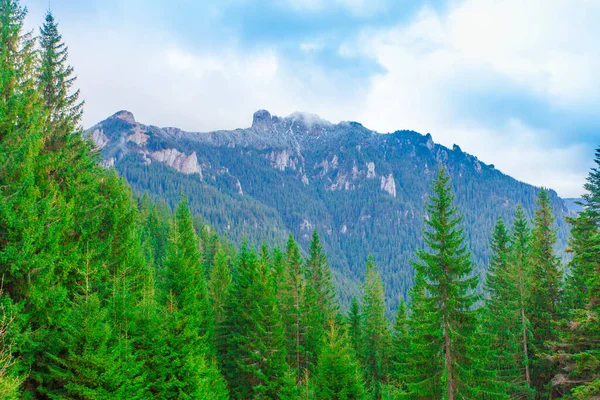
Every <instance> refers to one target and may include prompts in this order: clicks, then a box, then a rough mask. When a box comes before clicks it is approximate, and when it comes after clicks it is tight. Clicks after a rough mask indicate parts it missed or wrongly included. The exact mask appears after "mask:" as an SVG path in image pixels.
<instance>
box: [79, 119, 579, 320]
mask: <svg viewBox="0 0 600 400" xmlns="http://www.w3.org/2000/svg"><path fill="white" fill-rule="evenodd" d="M87 135H89V136H90V137H91V138H92V140H93V141H94V142H95V144H96V146H97V147H98V148H100V149H101V155H102V159H103V164H104V165H105V166H107V167H112V166H114V167H115V168H116V169H117V171H118V172H119V173H120V174H121V175H122V176H124V177H125V178H126V179H127V180H128V181H129V183H130V184H131V185H132V187H133V188H134V189H135V190H137V191H140V192H148V193H149V194H150V195H151V196H153V197H154V198H155V199H159V198H162V199H164V200H166V201H167V202H168V203H169V204H170V205H172V206H174V205H175V204H176V203H177V201H178V200H179V198H180V195H181V193H182V192H185V194H186V195H187V196H189V201H190V208H191V210H192V212H193V213H195V214H200V215H201V216H202V217H203V218H204V219H205V220H206V221H207V222H209V223H210V224H212V225H213V226H214V227H215V228H216V229H217V231H218V232H219V233H221V234H224V235H227V236H228V237H229V238H230V239H232V240H234V241H236V242H239V241H240V240H241V239H242V238H243V237H246V238H248V240H249V241H250V242H251V243H255V244H258V243H260V242H262V241H265V242H266V243H268V244H269V245H274V244H277V245H283V243H284V242H285V238H286V237H287V234H288V233H289V232H292V233H293V234H294V235H295V236H296V238H298V240H299V243H300V245H301V247H302V248H303V249H304V250H305V251H306V250H307V246H308V243H309V239H310V234H311V232H312V230H313V228H316V229H317V230H318V231H319V233H320V234H321V237H322V240H323V243H324V248H325V251H326V253H327V254H328V256H329V259H330V264H331V266H332V268H333V271H334V278H335V280H336V282H337V283H338V288H340V293H341V297H342V301H343V302H344V303H346V304H347V300H348V299H349V297H350V296H351V295H352V294H354V293H355V291H356V289H357V285H356V283H355V282H357V281H358V280H360V279H361V278H362V274H363V270H364V268H363V265H364V262H365V260H366V258H367V255H368V254H373V256H374V258H375V262H376V263H377V264H378V265H380V266H381V270H382V277H383V281H384V285H385V289H386V293H387V295H388V306H389V307H391V308H395V305H396V304H397V301H398V299H399V297H400V296H401V295H406V293H407V291H408V289H409V288H410V287H411V285H412V276H413V270H412V268H411V267H410V264H409V263H410V260H411V259H412V258H413V255H414V249H415V247H418V246H420V245H421V244H422V236H421V230H422V227H423V223H422V221H423V217H424V204H425V202H426V200H427V194H428V190H429V184H430V182H431V180H432V178H433V176H434V174H435V173H436V171H437V170H438V166H439V165H443V166H444V167H445V168H446V169H447V171H448V173H449V174H450V176H451V177H452V182H453V185H454V189H455V191H456V196H457V202H458V205H459V207H460V209H461V210H462V211H464V217H465V219H464V225H465V227H466V232H467V239H468V241H469V246H470V247H471V249H472V251H473V259H474V261H475V263H476V266H477V268H483V267H484V266H485V265H487V262H488V254H489V243H488V242H489V237H490V235H491V232H492V228H493V225H494V222H495V221H496V219H497V217H498V215H500V216H502V217H503V218H504V219H505V220H506V221H507V222H508V223H511V222H512V218H513V216H514V214H515V209H516V207H517V205H518V204H522V205H523V207H524V209H525V212H526V214H527V215H529V216H531V215H532V214H533V210H534V206H535V198H536V196H537V194H538V192H539V189H538V188H536V187H533V186H531V185H528V184H526V183H523V182H519V181H517V180H515V179H513V178H512V177H510V176H507V175H505V174H503V173H502V172H501V171H499V170H497V169H495V168H494V166H493V165H486V164H485V163H483V162H481V161H480V160H478V159H477V157H475V156H473V155H470V154H467V153H465V152H463V151H462V150H461V149H460V148H459V147H458V146H456V145H455V146H454V147H453V148H452V149H449V148H446V147H444V146H442V145H439V144H436V143H435V142H434V141H433V138H432V136H431V135H430V134H427V135H421V134H419V133H417V132H413V131H396V132H393V133H390V134H380V133H377V132H374V131H371V130H369V129H367V128H365V127H364V126H362V125H361V124H359V123H356V122H342V123H339V124H332V123H329V122H327V121H324V120H322V119H320V118H319V117H317V116H315V115H310V114H302V113H295V114H292V115H290V116H288V117H284V118H282V117H277V116H272V115H271V114H270V113H269V112H267V111H265V110H261V111H258V112H256V113H255V114H254V117H253V121H252V126H251V127H250V128H246V129H236V130H233V131H216V132H206V133H199V132H198V133H196V132H184V131H182V130H180V129H177V128H159V127H156V126H149V125H144V124H141V123H139V122H137V121H136V120H135V118H134V116H133V114H131V113H130V112H127V111H120V112H118V113H116V114H115V115H113V116H111V117H109V118H108V119H106V120H104V121H102V122H100V123H99V124H97V125H95V126H94V127H92V128H90V129H89V130H88V131H87ZM550 196H551V201H552V205H553V207H554V209H555V212H556V214H557V216H558V222H557V224H558V229H559V230H558V235H559V247H560V248H564V247H565V243H566V236H567V225H566V224H565V222H564V221H563V218H562V216H563V215H565V214H566V213H567V212H568V210H567V208H566V207H565V204H564V202H563V201H562V200H561V199H560V198H559V197H558V196H557V194H556V193H555V192H553V191H550Z"/></svg>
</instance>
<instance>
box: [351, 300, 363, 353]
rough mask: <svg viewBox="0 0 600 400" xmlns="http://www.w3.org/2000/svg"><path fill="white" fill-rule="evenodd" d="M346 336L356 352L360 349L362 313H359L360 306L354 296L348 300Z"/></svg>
mask: <svg viewBox="0 0 600 400" xmlns="http://www.w3.org/2000/svg"><path fill="white" fill-rule="evenodd" d="M348 336H349V338H350V343H351V344H352V348H353V349H354V351H355V352H356V354H358V353H359V351H360V344H361V339H362V315H361V313H360V306H359V305H358V300H356V297H353V298H352V301H351V302H350V311H349V313H348Z"/></svg>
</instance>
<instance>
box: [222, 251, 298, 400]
mask: <svg viewBox="0 0 600 400" xmlns="http://www.w3.org/2000/svg"><path fill="white" fill-rule="evenodd" d="M234 270H235V274H234V283H233V286H232V289H231V296H230V300H229V302H228V305H227V320H226V322H225V327H226V330H227V344H228V346H227V349H226V353H225V355H223V356H222V360H223V361H222V362H223V372H224V374H225V377H226V379H227V381H228V384H229V388H230V390H231V393H232V396H233V397H234V398H238V399H246V398H253V397H259V398H272V399H277V398H280V397H279V393H281V392H282V391H286V390H287V388H289V387H290V386H292V385H293V380H291V379H290V378H291V376H290V374H289V367H288V365H287V362H286V351H285V331H284V326H283V324H282V322H281V315H280V313H279V308H278V302H277V296H276V291H275V287H276V286H275V284H274V282H273V280H272V279H271V273H272V270H271V269H270V266H269V265H268V264H267V263H266V262H264V260H258V258H257V257H256V254H255V253H254V251H252V250H250V249H248V247H247V245H246V244H243V245H242V248H241V250H240V253H239V256H238V260H237V263H236V266H235V269H234ZM284 389H286V390H284Z"/></svg>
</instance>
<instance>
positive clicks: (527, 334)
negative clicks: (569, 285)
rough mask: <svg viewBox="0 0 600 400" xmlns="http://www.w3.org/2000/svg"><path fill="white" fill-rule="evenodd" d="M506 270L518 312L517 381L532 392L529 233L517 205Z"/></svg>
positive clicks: (520, 209)
mask: <svg viewBox="0 0 600 400" xmlns="http://www.w3.org/2000/svg"><path fill="white" fill-rule="evenodd" d="M510 269H511V273H512V274H513V275H514V282H515V285H516V289H517V292H518V296H517V300H518V312H519V321H520V332H521V334H520V337H521V340H520V348H521V349H520V351H519V354H520V355H519V357H518V358H517V363H518V365H519V366H520V370H521V376H522V379H521V382H524V384H525V387H526V388H527V389H528V390H531V389H532V383H531V359H532V356H533V351H532V344H531V341H532V332H531V323H530V321H529V301H528V299H529V297H530V294H529V293H530V286H531V285H530V281H531V231H530V229H529V225H528V223H527V219H526V217H525V213H524V211H523V208H522V207H521V206H518V207H517V211H516V214H515V220H514V224H513V228H512V232H511V252H510Z"/></svg>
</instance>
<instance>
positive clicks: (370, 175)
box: [367, 161, 377, 179]
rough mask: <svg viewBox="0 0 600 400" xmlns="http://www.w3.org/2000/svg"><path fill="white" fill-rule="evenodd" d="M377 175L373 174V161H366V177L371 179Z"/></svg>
mask: <svg viewBox="0 0 600 400" xmlns="http://www.w3.org/2000/svg"><path fill="white" fill-rule="evenodd" d="M376 176H377V175H375V163H374V162H372V161H371V162H368V163H367V179H372V178H375V177H376Z"/></svg>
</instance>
